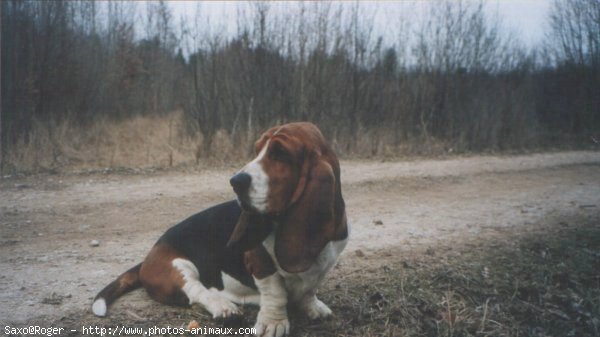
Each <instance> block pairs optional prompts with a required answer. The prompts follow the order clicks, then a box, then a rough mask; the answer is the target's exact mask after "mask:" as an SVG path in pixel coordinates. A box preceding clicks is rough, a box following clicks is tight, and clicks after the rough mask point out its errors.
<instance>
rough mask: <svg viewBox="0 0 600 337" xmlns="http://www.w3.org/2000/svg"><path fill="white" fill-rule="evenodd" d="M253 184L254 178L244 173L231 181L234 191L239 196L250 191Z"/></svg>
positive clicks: (235, 176)
mask: <svg viewBox="0 0 600 337" xmlns="http://www.w3.org/2000/svg"><path fill="white" fill-rule="evenodd" d="M251 182H252V177H251V176H250V175H249V174H248V173H244V172H242V173H238V174H236V175H234V176H233V177H231V179H230V180H229V183H230V184H231V186H232V187H233V190H234V191H235V193H237V194H240V193H245V192H246V191H248V188H249V187H250V183H251Z"/></svg>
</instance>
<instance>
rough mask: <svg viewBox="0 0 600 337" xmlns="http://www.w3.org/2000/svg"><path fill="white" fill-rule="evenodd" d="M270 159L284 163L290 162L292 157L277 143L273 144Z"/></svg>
mask: <svg viewBox="0 0 600 337" xmlns="http://www.w3.org/2000/svg"><path fill="white" fill-rule="evenodd" d="M269 158H270V159H272V160H276V161H282V162H290V161H291V159H292V157H291V156H290V154H289V153H288V152H287V150H286V149H284V148H283V147H282V146H281V145H279V144H277V143H276V144H273V147H272V148H271V151H270V152H269Z"/></svg>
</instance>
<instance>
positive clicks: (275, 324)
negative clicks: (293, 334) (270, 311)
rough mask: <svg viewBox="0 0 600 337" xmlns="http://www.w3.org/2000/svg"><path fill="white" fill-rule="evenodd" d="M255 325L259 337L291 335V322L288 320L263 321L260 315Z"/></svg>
mask: <svg viewBox="0 0 600 337" xmlns="http://www.w3.org/2000/svg"><path fill="white" fill-rule="evenodd" d="M258 316H259V317H258V319H257V320H256V324H255V325H254V329H256V330H255V331H256V332H255V334H256V336H259V337H283V336H286V335H288V334H289V333H290V321H288V319H287V318H284V319H278V320H275V319H273V320H270V319H262V318H261V317H260V313H259V315H258Z"/></svg>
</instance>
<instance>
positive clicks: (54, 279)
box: [0, 152, 600, 324]
mask: <svg viewBox="0 0 600 337" xmlns="http://www.w3.org/2000/svg"><path fill="white" fill-rule="evenodd" d="M234 171H235V168H234V167H231V168H225V169H219V170H208V171H203V172H182V171H177V172H166V173H165V172H162V173H150V174H137V175H133V174H101V173H96V174H85V175H51V176H37V177H28V178H19V179H15V178H10V177H9V178H4V179H1V180H0V323H2V324H6V323H13V324H25V323H31V322H34V321H45V320H50V321H52V320H57V319H61V318H64V317H68V316H70V315H80V314H81V313H82V312H84V313H86V314H88V313H89V311H90V304H91V300H92V298H93V296H94V295H95V294H96V292H97V291H98V290H100V289H101V288H102V287H103V286H104V285H106V284H107V283H108V282H109V281H111V280H112V279H114V278H115V277H116V276H117V275H118V274H119V273H120V272H122V271H124V270H125V269H126V268H128V267H130V266H132V265H133V264H134V263H136V262H139V261H141V260H142V259H143V257H144V256H145V254H146V252H147V251H148V249H149V248H150V247H151V245H152V244H153V243H154V241H155V240H156V239H157V238H158V237H159V236H160V235H161V233H162V232H163V231H164V230H165V229H166V228H168V227H169V226H171V225H173V224H175V223H176V222H178V221H180V220H182V219H184V218H185V217H187V216H188V215H191V214H193V213H195V212H197V211H199V210H201V209H204V208H206V207H208V206H211V205H213V204H216V203H219V202H222V201H226V200H229V199H232V197H233V193H232V191H231V190H230V188H229V184H228V178H229V176H230V175H231V173H233V172H234ZM342 183H343V193H344V197H345V200H346V203H347V210H348V215H349V219H350V221H351V223H352V233H351V237H352V238H351V241H350V244H349V245H348V247H347V248H346V251H345V253H344V254H343V256H342V267H341V268H345V266H350V265H352V262H353V261H354V260H355V259H357V258H358V257H357V256H359V255H360V256H376V255H377V254H380V253H381V252H382V251H383V250H385V249H386V248H388V247H396V248H397V247H401V249H402V250H403V251H406V252H410V251H412V250H416V249H419V248H422V247H426V246H431V245H435V244H436V242H440V241H446V242H447V241H456V242H461V241H464V240H467V241H472V240H477V239H478V238H481V237H484V236H486V235H487V234H489V233H490V232H494V231H504V232H506V231H515V232H518V231H522V230H527V228H528V226H533V224H536V223H537V222H539V221H540V220H541V219H559V218H564V217H569V216H571V215H581V214H583V215H586V214H598V213H599V212H600V152H562V153H552V154H537V155H529V156H507V157H491V156H478V157H468V158H454V159H446V160H418V161H407V162H375V161H343V162H342ZM91 240H98V241H99V245H98V246H97V247H95V246H92V245H90V241H91ZM358 250H360V252H358V253H357V251H358ZM381 258H382V259H385V258H393V257H390V256H387V257H386V256H385V254H381ZM333 277H335V276H333ZM127 296H128V300H127V301H120V302H118V303H116V304H115V306H121V307H122V308H125V309H126V310H130V314H131V315H134V316H135V315H136V314H135V310H136V309H140V310H141V308H145V307H149V306H153V305H154V304H152V302H151V300H150V299H149V298H148V297H147V296H146V295H145V294H144V293H143V292H141V291H138V292H135V293H133V294H130V295H127ZM131 311H133V313H131Z"/></svg>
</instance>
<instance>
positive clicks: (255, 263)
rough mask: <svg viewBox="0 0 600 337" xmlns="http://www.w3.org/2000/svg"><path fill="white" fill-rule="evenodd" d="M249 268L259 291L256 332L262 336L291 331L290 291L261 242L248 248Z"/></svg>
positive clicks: (269, 336) (246, 255) (278, 336)
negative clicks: (289, 314) (288, 309)
mask: <svg viewBox="0 0 600 337" xmlns="http://www.w3.org/2000/svg"><path fill="white" fill-rule="evenodd" d="M245 263H246V268H247V269H248V271H249V272H250V273H251V274H252V277H253V278H254V283H255V284H256V287H257V288H258V292H259V293H260V310H259V311H258V317H257V318H256V324H255V325H254V328H255V329H256V332H255V333H256V335H257V336H261V337H281V336H285V335H287V334H288V333H289V332H290V322H289V320H288V316H287V308H286V306H287V301H288V295H287V291H286V289H285V283H284V280H283V277H281V275H279V273H277V269H276V268H275V265H274V263H273V260H271V256H269V254H268V253H267V251H266V250H265V248H264V247H263V246H262V245H261V246H258V247H257V248H255V249H253V250H251V251H248V252H246V254H245Z"/></svg>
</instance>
